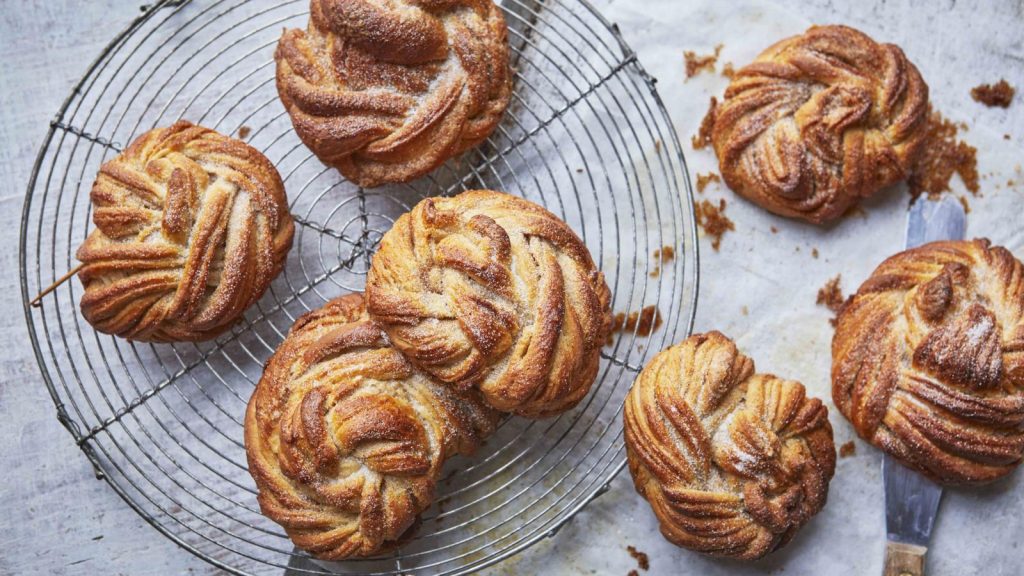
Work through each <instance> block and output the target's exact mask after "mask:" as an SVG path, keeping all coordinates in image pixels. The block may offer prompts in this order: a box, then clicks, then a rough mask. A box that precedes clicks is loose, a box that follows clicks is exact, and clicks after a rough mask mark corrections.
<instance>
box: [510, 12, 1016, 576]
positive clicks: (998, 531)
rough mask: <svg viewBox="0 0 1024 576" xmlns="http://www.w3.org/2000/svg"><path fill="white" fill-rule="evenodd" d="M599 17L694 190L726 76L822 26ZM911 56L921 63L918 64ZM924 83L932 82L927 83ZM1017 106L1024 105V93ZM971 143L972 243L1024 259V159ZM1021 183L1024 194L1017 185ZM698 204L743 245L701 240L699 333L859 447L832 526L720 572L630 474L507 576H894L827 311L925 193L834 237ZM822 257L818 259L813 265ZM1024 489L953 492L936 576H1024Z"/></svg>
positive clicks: (1003, 146)
mask: <svg viewBox="0 0 1024 576" xmlns="http://www.w3.org/2000/svg"><path fill="white" fill-rule="evenodd" d="M597 5H598V8H599V9H601V10H602V11H603V13H604V14H605V16H606V17H607V18H608V19H609V20H611V21H612V22H615V23H617V24H619V26H620V28H621V30H622V32H623V34H624V36H625V38H626V40H627V42H629V43H630V45H631V46H632V47H633V48H634V49H635V50H636V51H637V53H638V55H639V59H640V62H641V63H642V64H643V65H644V66H645V67H646V68H647V70H648V71H649V72H650V73H651V74H652V75H653V76H655V77H656V78H658V79H659V83H658V91H659V93H660V95H661V97H662V99H663V100H664V101H665V104H666V106H667V107H668V110H669V113H670V115H671V117H672V121H673V122H674V124H675V128H676V130H677V131H678V133H679V137H680V140H681V141H683V149H684V154H685V155H686V160H687V163H688V166H689V171H690V178H691V179H692V180H693V181H694V183H696V176H697V174H699V173H707V172H712V171H713V172H716V173H717V172H718V166H717V161H716V160H715V158H714V154H713V152H712V151H711V150H710V149H706V150H701V151H695V150H693V149H692V148H691V147H690V137H691V136H692V135H694V134H695V133H696V131H697V129H698V127H699V125H700V121H701V119H702V118H703V116H704V114H705V112H706V110H707V105H708V99H709V97H710V96H712V95H715V96H719V97H720V96H721V94H722V92H723V91H724V89H725V87H726V86H727V84H728V79H726V78H724V77H723V76H721V75H720V74H719V73H718V72H720V71H721V69H722V66H723V65H724V64H725V63H726V62H732V63H734V64H735V66H736V67H737V68H739V67H740V66H742V65H744V64H745V63H747V62H749V61H750V60H752V59H753V58H754V57H755V56H756V55H757V54H758V53H759V52H760V51H761V50H763V49H764V48H765V47H767V46H768V45H770V44H771V43H773V42H775V41H776V40H779V39H781V38H783V37H785V36H789V35H793V34H798V33H800V32H802V31H804V30H805V29H806V28H807V27H808V26H809V25H810V24H811V22H809V21H807V20H806V19H804V18H803V17H802V16H801V15H799V14H792V13H788V12H785V11H783V10H781V9H778V8H775V7H772V6H769V5H766V4H763V3H761V2H756V1H742V2H722V1H715V0H704V1H687V2H681V1H679V0H645V1H644V2H631V3H623V2H613V3H610V4H605V3H598V4H597ZM937 9H938V7H937ZM867 31H868V33H871V31H870V30H867ZM876 40H879V41H886V40H887V39H886V38H882V37H879V38H876ZM717 44H723V45H724V47H723V49H722V51H721V55H720V58H719V61H718V66H717V72H716V73H703V74H700V75H697V76H695V77H694V78H692V79H690V80H686V75H685V72H684V64H683V55H682V54H683V51H684V50H692V51H695V52H696V53H697V54H710V53H712V52H713V51H714V48H715V46H716V45H717ZM908 57H909V58H910V59H911V60H913V59H914V54H912V53H910V54H908ZM922 73H923V74H925V80H926V81H929V78H928V75H927V71H923V72H922ZM997 79H998V78H993V81H995V80H997ZM1008 79H1009V80H1010V81H1011V83H1013V82H1014V80H1013V79H1012V78H1008ZM949 80H950V79H948V78H942V79H941V81H936V82H930V81H929V83H930V85H932V100H933V102H938V103H940V105H939V107H940V109H941V111H942V112H943V114H945V116H946V117H947V118H950V119H951V120H954V121H956V120H961V119H964V120H966V119H968V116H967V115H966V114H964V113H962V112H961V108H958V107H955V106H953V107H950V106H949V105H948V104H944V103H948V102H951V101H952V102H958V101H960V100H962V101H963V105H962V107H963V109H968V107H970V106H978V104H976V103H974V102H972V101H970V100H969V96H968V90H969V88H970V86H969V85H964V86H960V87H959V88H958V90H959V91H958V92H957V93H956V94H949V93H938V94H936V92H935V86H937V85H941V86H943V87H946V86H948V85H949V84H950V81H949ZM1018 84H1019V82H1018ZM1018 88H1022V86H1019V85H1018ZM1017 99H1018V100H1021V95H1020V94H1018V97H1017ZM1014 105H1015V106H1020V105H1024V104H1022V103H1021V102H1016V103H1015V104H1014ZM961 137H962V138H963V139H964V140H966V141H967V142H968V143H970V144H971V145H973V146H975V147H977V149H978V168H979V172H980V174H981V175H982V178H981V195H980V197H974V196H971V195H970V194H969V193H968V192H967V191H966V189H965V188H964V186H963V183H962V182H961V181H960V180H959V178H957V177H954V181H953V183H952V187H953V192H952V193H954V194H958V195H965V194H966V195H968V202H969V205H970V209H971V210H970V213H969V214H968V216H967V237H968V238H972V237H978V236H986V237H988V238H990V239H991V240H992V241H993V243H995V244H1000V245H1003V246H1006V247H1007V248H1009V249H1010V250H1011V251H1012V252H1014V254H1015V255H1016V256H1017V257H1018V258H1024V225H1022V224H1024V216H1022V214H1021V212H1022V207H1024V202H1022V200H1024V174H1022V171H1021V163H1022V160H1024V155H1022V153H1021V152H1022V151H1021V149H1020V148H1019V147H1018V146H1017V145H1016V144H1014V143H1013V142H1008V141H1006V140H1004V139H1003V131H1002V130H998V127H995V129H990V128H987V127H984V126H979V125H972V126H970V129H969V131H967V132H966V133H964V132H962V133H961ZM1015 137H1016V136H1015ZM1011 180H1012V181H1015V182H1016V185H1008V181H1011ZM696 197H697V199H698V200H700V199H702V198H708V199H710V200H712V201H713V202H715V203H717V201H718V199H719V198H725V199H726V201H727V202H728V207H727V209H726V215H727V216H728V217H729V218H731V219H732V220H733V221H734V222H735V225H736V230H735V231H734V232H728V233H726V234H725V236H724V238H723V240H722V243H721V249H720V250H719V251H714V250H713V249H712V248H711V245H710V242H709V241H708V239H707V238H702V239H701V241H700V251H701V268H700V271H701V286H700V299H699V304H698V308H697V319H696V329H697V330H698V331H707V330H711V329H717V330H721V331H723V332H725V333H726V334H728V335H729V336H731V337H732V338H734V339H735V340H736V342H737V344H738V345H739V347H740V348H741V349H742V350H743V351H745V352H746V353H747V354H748V355H750V356H751V357H752V358H754V360H755V363H756V366H757V369H758V371H759V372H772V373H776V374H779V375H781V376H784V377H787V378H792V379H796V380H799V381H801V382H803V383H804V384H805V385H806V386H807V388H808V391H809V393H810V394H812V395H814V396H817V397H819V398H821V399H822V400H823V401H824V402H825V403H826V404H827V405H828V407H829V414H830V419H831V421H832V426H833V428H834V431H835V441H836V446H837V448H838V446H840V445H842V444H843V443H845V442H847V441H850V440H853V441H854V444H855V445H856V453H855V455H853V456H851V457H847V458H840V459H839V460H838V464H837V469H836V475H835V478H834V479H833V480H832V483H831V487H830V491H829V501H828V504H827V505H826V507H825V509H824V510H823V511H822V513H820V514H819V515H818V516H817V517H816V518H815V519H814V520H813V521H811V522H810V524H809V525H807V526H806V527H805V528H804V529H803V531H802V532H801V533H800V534H798V535H797V537H796V538H795V540H794V541H793V542H792V543H791V544H790V545H789V546H788V547H787V548H785V549H784V550H782V551H780V552H777V553H775V554H773V555H771V556H769V557H768V558H766V559H764V560H762V561H760V562H757V563H754V564H741V563H737V562H731V561H721V560H713V559H709V558H706V557H703V556H701V555H699V554H696V553H692V552H689V551H686V550H681V549H678V548H675V547H673V546H672V545H671V544H669V543H668V542H666V541H665V540H664V539H663V538H661V537H660V535H659V534H658V529H657V522H656V521H655V519H654V516H653V513H652V512H651V511H650V508H649V507H648V506H647V504H646V503H645V502H644V501H643V500H642V499H641V498H640V496H639V495H637V494H636V493H635V492H634V490H633V487H632V480H631V478H630V477H629V473H628V470H627V471H623V472H622V474H621V475H620V476H619V478H618V479H617V480H616V482H615V483H614V484H613V488H612V490H611V491H610V492H609V493H608V494H605V495H604V496H602V497H601V498H599V499H598V500H596V501H595V502H593V503H591V504H590V505H589V506H588V507H587V509H586V510H585V511H584V512H583V513H582V514H580V516H578V517H577V518H576V519H575V520H574V521H573V522H572V523H571V524H570V525H569V526H567V527H566V528H564V529H563V530H562V533H560V534H559V535H558V537H557V538H555V539H553V540H549V541H548V542H546V543H543V544H541V545H538V546H536V547H534V548H533V549H531V550H530V551H529V553H527V554H524V555H523V556H521V557H520V558H518V559H516V560H513V561H510V562H508V563H506V564H505V565H503V566H504V568H505V569H506V571H507V573H524V574H526V573H538V574H539V573H547V572H546V570H545V568H546V567H550V566H552V565H557V566H566V565H568V566H574V565H578V566H579V567H580V568H579V570H578V571H579V572H580V573H590V572H591V571H593V570H595V568H594V567H599V568H597V569H596V570H597V572H598V573H602V574H603V573H609V574H625V573H626V572H627V571H628V570H630V569H633V568H636V562H635V561H634V560H633V559H631V558H630V557H629V556H628V555H627V554H626V553H625V550H624V548H625V545H627V544H632V545H634V546H636V547H637V548H638V549H640V550H642V551H644V552H646V553H647V554H648V555H649V557H650V564H651V568H650V572H649V573H650V574H707V575H717V574H783V573H784V574H801V575H802V574H879V573H881V568H882V555H883V546H884V515H883V505H882V484H881V474H880V463H881V453H880V452H879V451H878V450H876V449H875V448H873V447H872V446H870V445H869V444H867V443H866V442H864V441H862V440H860V439H859V438H857V437H856V434H855V433H854V431H853V430H852V428H851V426H850V425H849V423H848V422H847V421H846V420H845V419H844V418H843V417H842V415H841V414H839V412H838V411H837V410H836V409H835V406H834V405H833V403H832V400H831V388H830V381H829V371H830V366H831V354H830V343H831V338H832V332H833V331H832V327H831V326H830V325H829V322H828V320H829V318H830V317H831V313H830V312H829V311H828V310H826V309H825V308H823V307H820V306H817V305H815V298H816V295H817V291H818V289H819V288H820V287H822V286H823V285H824V284H825V283H826V282H827V281H828V279H830V278H831V277H833V276H835V275H836V274H842V284H841V285H842V289H843V292H844V294H849V293H850V292H852V291H854V290H855V289H856V288H857V286H858V285H859V284H860V283H861V282H862V281H863V280H864V279H865V278H866V277H867V276H868V275H869V274H870V273H871V271H872V270H873V269H874V267H875V266H877V265H878V264H879V263H880V262H881V261H882V260H883V259H884V258H886V257H887V256H889V255H891V254H893V253H895V252H897V251H899V250H901V249H902V246H903V242H904V230H905V224H906V211H907V207H908V205H909V199H910V196H909V194H908V193H907V191H906V188H905V186H903V185H900V186H896V187H894V188H892V189H890V190H887V191H883V192H882V193H880V194H878V195H877V196H876V197H874V198H873V199H871V200H870V201H868V202H866V203H864V204H863V205H862V206H863V208H864V212H865V215H863V216H854V217H848V218H845V219H842V220H841V221H839V222H837V223H835V224H834V225H832V226H828V227H817V226H813V225H809V224H803V223H800V222H797V221H794V220H789V219H785V218H781V217H777V216H774V215H772V214H770V213H768V212H766V211H764V210H762V209H761V208H758V207H757V206H755V205H753V204H751V203H748V202H746V201H744V200H742V199H741V198H739V197H738V196H737V195H735V194H734V193H732V192H731V191H729V190H728V189H726V188H725V187H724V185H722V184H715V183H712V184H711V185H709V186H708V188H707V189H706V190H705V192H704V193H703V194H696ZM773 227H774V228H776V229H777V230H778V232H777V233H773V232H772V228H773ZM814 249H817V251H818V254H819V256H818V258H815V257H813V256H812V251H813V250H814ZM1022 478H1024V475H1022V473H1021V472H1019V471H1018V472H1017V473H1016V474H1013V475H1011V476H1010V477H1009V478H1007V479H1004V480H1002V481H1000V482H997V483H995V484H993V485H990V486H987V487H984V488H981V489H969V490H947V491H946V495H945V498H944V500H943V503H942V506H941V508H940V515H939V519H938V521H937V523H936V526H935V529H934V532H933V537H932V549H931V551H930V552H929V561H928V568H929V571H930V572H929V573H930V574H938V575H960V574H980V573H984V574H1006V575H1011V574H1021V573H1024V549H1022V548H1021V547H1020V544H1019V542H1020V540H1021V535H1022V533H1024V479H1022ZM556 558H557V559H556ZM641 573H643V572H641Z"/></svg>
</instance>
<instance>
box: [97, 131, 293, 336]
mask: <svg viewBox="0 0 1024 576" xmlns="http://www.w3.org/2000/svg"><path fill="white" fill-rule="evenodd" d="M90 198H91V200H92V204H93V208H94V210H93V222H94V223H95V225H96V230H93V232H92V233H91V234H90V235H89V237H88V238H87V239H86V240H85V242H84V243H83V244H82V246H81V247H79V249H78V253H77V257H78V259H79V260H80V261H81V262H82V263H83V265H84V266H83V268H82V269H81V271H80V272H79V273H78V278H79V279H80V280H81V281H82V284H83V285H84V286H85V294H83V296H82V301H81V308H82V315H83V316H84V317H85V319H86V320H88V321H89V323H90V324H92V325H93V327H95V328H96V329H97V330H99V331H101V332H106V333H108V334H116V335H118V336H122V337H125V338H129V339H131V340H142V341H157V342H162V341H191V340H205V339H208V338H212V337H214V336H216V335H217V334H219V333H221V332H223V331H224V330H226V329H227V328H228V327H230V326H231V325H232V324H234V323H235V321H236V320H238V318H239V317H241V315H242V313H243V312H244V311H245V309H246V308H248V307H249V306H250V305H252V304H253V303H255V302H256V301H257V300H259V298H260V296H262V295H263V292H264V291H265V290H266V289H267V287H268V286H269V285H270V282H271V280H273V279H274V277H275V276H277V274H278V273H279V272H280V271H281V269H282V268H283V267H284V262H285V258H286V257H287V255H288V250H289V249H290V248H291V245H292V235H293V233H294V229H295V225H294V223H293V222H292V217H291V214H290V213H289V212H288V201H287V198H286V197H285V191H284V184H283V183H282V182H281V177H280V175H278V173H277V170H276V169H275V168H274V166H273V165H272V164H271V163H270V161H269V160H267V158H266V157H264V156H263V155H262V154H260V153H259V151H257V150H256V149H255V148H252V147H250V146H248V145H247V144H245V143H244V142H242V141H240V140H235V139H234V138H228V137H227V136H223V135H221V134H218V133H217V132H214V131H213V130H210V129H208V128H203V127H201V126H195V125H193V124H191V123H189V122H186V121H179V122H177V123H175V124H174V125H173V126H170V127H168V128H156V129H154V130H150V131H149V132H146V133H145V134H143V135H142V136H139V138H138V139H136V140H135V141H134V142H133V143H132V144H131V146H129V147H128V149H126V150H125V151H124V152H122V153H121V154H119V155H118V156H117V157H116V158H114V159H113V160H110V161H109V162H106V163H105V164H103V166H101V167H100V171H99V174H98V175H97V176H96V182H95V183H94V184H93V187H92V192H91V194H90Z"/></svg>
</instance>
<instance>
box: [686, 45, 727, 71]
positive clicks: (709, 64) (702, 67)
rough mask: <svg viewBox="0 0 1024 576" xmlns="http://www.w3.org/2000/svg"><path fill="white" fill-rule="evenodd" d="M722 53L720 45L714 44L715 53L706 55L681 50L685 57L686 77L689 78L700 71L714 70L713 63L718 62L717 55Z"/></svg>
mask: <svg viewBox="0 0 1024 576" xmlns="http://www.w3.org/2000/svg"><path fill="white" fill-rule="evenodd" d="M721 53H722V45H721V44H719V45H718V46H715V53H714V54H709V55H707V56H698V55H697V54H696V53H694V52H691V51H689V50H687V51H686V52H683V58H684V59H686V78H687V79H690V78H693V77H694V76H696V75H697V74H700V73H701V72H704V71H707V72H714V71H715V63H716V62H718V55H719V54H721Z"/></svg>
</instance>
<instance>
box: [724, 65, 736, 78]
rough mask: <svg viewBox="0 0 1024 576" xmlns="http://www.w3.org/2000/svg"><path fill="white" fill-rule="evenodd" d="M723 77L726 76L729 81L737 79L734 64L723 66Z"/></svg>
mask: <svg viewBox="0 0 1024 576" xmlns="http://www.w3.org/2000/svg"><path fill="white" fill-rule="evenodd" d="M722 76H725V77H726V78H728V79H729V80H732V79H733V78H735V77H736V69H735V68H733V65H732V62H726V63H725V65H724V66H722Z"/></svg>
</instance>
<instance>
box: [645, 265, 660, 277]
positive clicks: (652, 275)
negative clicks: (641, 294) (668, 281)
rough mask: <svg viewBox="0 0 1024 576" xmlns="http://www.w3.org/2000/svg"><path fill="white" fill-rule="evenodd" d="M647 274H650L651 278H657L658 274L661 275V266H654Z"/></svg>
mask: <svg viewBox="0 0 1024 576" xmlns="http://www.w3.org/2000/svg"><path fill="white" fill-rule="evenodd" d="M647 275H648V276H650V277H651V278H657V277H658V276H661V266H655V267H654V270H651V272H650V273H649V274H647Z"/></svg>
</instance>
